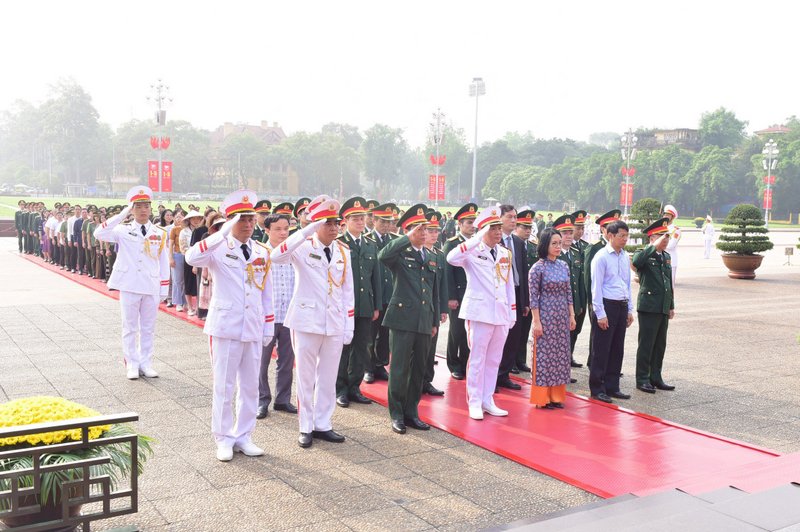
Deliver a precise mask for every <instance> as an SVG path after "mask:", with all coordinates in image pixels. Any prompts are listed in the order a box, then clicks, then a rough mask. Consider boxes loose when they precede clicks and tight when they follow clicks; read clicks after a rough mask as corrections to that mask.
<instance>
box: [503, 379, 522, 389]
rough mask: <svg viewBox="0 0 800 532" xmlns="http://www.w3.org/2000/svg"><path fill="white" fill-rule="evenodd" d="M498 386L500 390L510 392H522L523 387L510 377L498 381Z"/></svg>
mask: <svg viewBox="0 0 800 532" xmlns="http://www.w3.org/2000/svg"><path fill="white" fill-rule="evenodd" d="M497 386H499V387H500V388H508V389H509V390H521V389H522V386H520V385H519V384H517V383H516V382H514V381H512V380H511V379H509V378H508V377H506V378H505V379H500V380H498V381H497Z"/></svg>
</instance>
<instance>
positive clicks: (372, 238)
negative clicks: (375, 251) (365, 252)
mask: <svg viewBox="0 0 800 532" xmlns="http://www.w3.org/2000/svg"><path fill="white" fill-rule="evenodd" d="M364 240H369V241H370V242H375V237H374V236H372V235H364Z"/></svg>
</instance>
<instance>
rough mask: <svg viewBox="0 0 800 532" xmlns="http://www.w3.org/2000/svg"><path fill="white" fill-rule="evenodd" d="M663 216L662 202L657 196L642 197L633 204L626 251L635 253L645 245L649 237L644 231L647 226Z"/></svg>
mask: <svg viewBox="0 0 800 532" xmlns="http://www.w3.org/2000/svg"><path fill="white" fill-rule="evenodd" d="M660 217H661V202H660V201H658V200H657V199H655V198H642V199H640V200H639V201H636V202H635V203H634V204H633V205H632V206H631V218H630V221H629V222H628V227H629V228H630V234H629V236H628V245H627V246H625V251H627V252H628V253H633V252H635V251H636V250H638V249H640V248H642V247H644V245H645V242H647V238H646V237H645V234H644V233H643V232H642V231H643V230H644V228H645V227H647V226H648V225H650V224H651V223H653V222H655V221H656V220H658V219H659V218H660Z"/></svg>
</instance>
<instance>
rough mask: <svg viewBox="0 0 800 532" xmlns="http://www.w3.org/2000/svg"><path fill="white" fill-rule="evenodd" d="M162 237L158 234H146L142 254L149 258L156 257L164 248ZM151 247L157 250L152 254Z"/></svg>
mask: <svg viewBox="0 0 800 532" xmlns="http://www.w3.org/2000/svg"><path fill="white" fill-rule="evenodd" d="M164 240H165V239H164V238H162V237H160V236H158V235H147V236H145V237H144V254H145V255H147V256H148V257H150V258H151V259H157V258H158V256H159V255H160V254H161V251H162V250H163V249H164ZM153 248H155V249H157V250H158V251H157V252H156V253H155V254H153Z"/></svg>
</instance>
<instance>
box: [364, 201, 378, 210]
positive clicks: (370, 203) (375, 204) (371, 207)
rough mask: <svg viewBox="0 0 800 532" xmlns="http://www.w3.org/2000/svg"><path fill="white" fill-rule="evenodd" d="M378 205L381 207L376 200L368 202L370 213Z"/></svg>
mask: <svg viewBox="0 0 800 532" xmlns="http://www.w3.org/2000/svg"><path fill="white" fill-rule="evenodd" d="M378 205H380V202H379V201H378V200H376V199H371V200H367V209H368V210H370V211H372V210H373V209H374V208H375V207H377V206H378Z"/></svg>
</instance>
